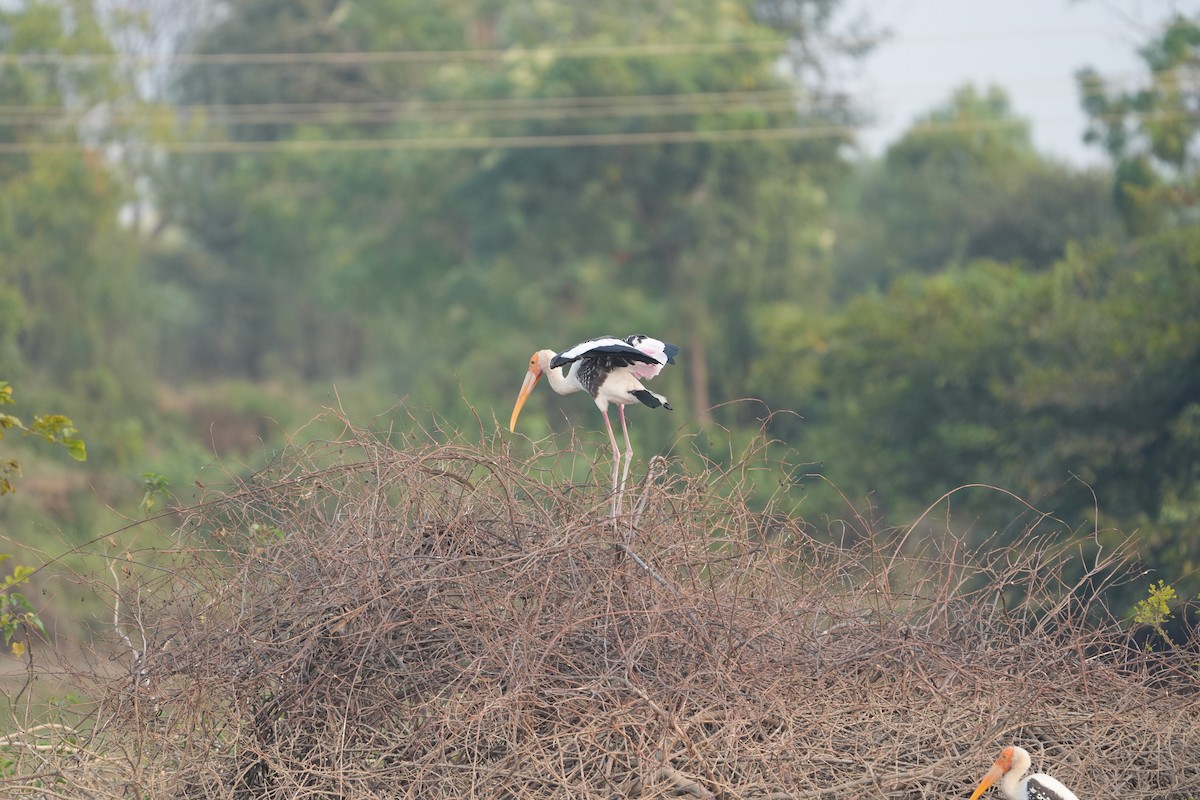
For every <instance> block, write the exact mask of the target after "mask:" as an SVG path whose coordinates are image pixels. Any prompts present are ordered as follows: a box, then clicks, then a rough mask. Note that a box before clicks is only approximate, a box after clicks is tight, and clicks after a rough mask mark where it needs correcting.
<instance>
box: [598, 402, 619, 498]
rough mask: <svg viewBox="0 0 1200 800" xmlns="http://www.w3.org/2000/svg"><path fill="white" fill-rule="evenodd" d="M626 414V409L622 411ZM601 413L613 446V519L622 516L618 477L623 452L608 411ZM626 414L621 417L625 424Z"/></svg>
mask: <svg viewBox="0 0 1200 800" xmlns="http://www.w3.org/2000/svg"><path fill="white" fill-rule="evenodd" d="M622 412H624V409H622ZM600 413H601V414H603V415H604V427H605V428H606V429H607V430H608V441H609V444H611V445H612V451H613V481H612V493H613V499H612V516H613V519H616V518H617V517H619V516H621V495H619V494H617V476H618V475H619V474H620V472H621V450H620V449H619V448H618V447H617V436H616V434H614V433H613V429H612V423H611V422H609V421H608V409H607V408H602V409H600ZM624 420H625V416H624V413H622V415H621V421H622V422H624Z"/></svg>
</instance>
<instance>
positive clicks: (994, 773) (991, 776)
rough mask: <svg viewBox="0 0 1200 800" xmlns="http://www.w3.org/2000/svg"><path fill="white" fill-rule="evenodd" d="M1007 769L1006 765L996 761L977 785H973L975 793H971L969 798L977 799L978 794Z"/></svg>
mask: <svg viewBox="0 0 1200 800" xmlns="http://www.w3.org/2000/svg"><path fill="white" fill-rule="evenodd" d="M1007 769H1008V767H1007V766H1005V765H1003V764H1001V763H1000V762H999V761H997V762H996V764H995V765H994V766H993V767H992V768H991V770H989V771H988V774H987V775H984V776H983V780H981V781H980V782H979V786H977V787H975V793H974V794H972V795H971V800H978V798H979V796H980V795H981V794H983V793H984V792H986V791H987V790H988V787H989V786H991V785H992V784H993V783H995V782H996V781H998V780H1000V778H1002V777H1003V776H1004V772H1005V770H1007Z"/></svg>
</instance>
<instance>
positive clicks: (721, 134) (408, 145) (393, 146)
mask: <svg viewBox="0 0 1200 800" xmlns="http://www.w3.org/2000/svg"><path fill="white" fill-rule="evenodd" d="M1024 124H1025V122H1024V121H1023V120H1019V119H1018V120H965V121H960V120H955V121H950V122H936V123H935V122H931V123H926V124H923V125H918V126H914V128H913V130H914V131H915V132H920V133H931V134H932V133H944V132H952V131H953V132H968V131H982V130H997V129H1003V128H1009V127H1017V126H1020V125H1024ZM855 132H856V129H855V128H853V127H851V126H848V125H819V126H792V127H774V128H739V129H727V130H681V131H647V132H621V133H587V134H561V135H546V136H462V137H413V138H398V137H388V138H379V139H300V140H283V141H176V142H161V143H153V144H151V143H144V142H131V143H118V144H113V145H112V146H114V147H122V148H126V149H135V150H150V151H162V152H172V153H181V154H188V153H191V154H215V153H322V152H364V151H387V150H393V151H401V150H487V149H501V150H504V149H530V148H571V147H608V146H631V145H632V146H637V145H656V144H695V143H721V142H771V141H801V140H815V139H833V138H850V137H852V136H853V135H854V134H855ZM89 149H96V147H95V146H91V145H87V144H84V143H78V142H49V141H42V142H19V143H9V144H0V153H25V154H32V153H72V152H79V151H82V150H89Z"/></svg>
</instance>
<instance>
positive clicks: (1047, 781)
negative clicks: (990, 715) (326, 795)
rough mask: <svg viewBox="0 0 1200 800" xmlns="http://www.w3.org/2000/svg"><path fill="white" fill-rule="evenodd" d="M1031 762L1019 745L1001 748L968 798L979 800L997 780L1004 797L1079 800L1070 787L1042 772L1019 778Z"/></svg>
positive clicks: (1027, 799) (1010, 798)
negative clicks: (990, 766) (997, 756)
mask: <svg viewBox="0 0 1200 800" xmlns="http://www.w3.org/2000/svg"><path fill="white" fill-rule="evenodd" d="M1031 763H1033V762H1032V759H1030V758H1029V753H1027V752H1025V751H1024V750H1023V749H1021V748H1020V747H1011V746H1010V747H1006V748H1004V750H1002V751H1001V752H1000V757H999V758H997V759H996V763H995V764H993V765H992V768H991V769H990V770H988V773H987V774H986V775H984V776H983V780H981V781H980V782H979V786H978V787H976V789H975V793H974V794H972V795H971V800H978V798H979V796H980V795H981V794H983V793H984V792H985V791H987V788H988V787H989V786H991V785H992V784H993V783H995V782H996V781H1000V794H1002V795H1004V797H1005V798H1006V800H1079V798H1078V797H1076V796H1075V794H1074V793H1073V792H1072V791H1071V790H1070V789H1068V788H1067V787H1066V786H1063V785H1062V784H1061V783H1059V782H1058V781H1057V780H1055V779H1054V778H1051V777H1050V776H1049V775H1046V774H1045V773H1042V772H1035V773H1034V774H1032V775H1030V776H1029V777H1027V778H1022V777H1021V776H1022V775H1024V774H1025V773H1026V772H1028V771H1029V765H1030V764H1031Z"/></svg>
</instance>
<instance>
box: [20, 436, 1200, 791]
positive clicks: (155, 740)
mask: <svg viewBox="0 0 1200 800" xmlns="http://www.w3.org/2000/svg"><path fill="white" fill-rule="evenodd" d="M563 457H564V458H576V457H577V456H576V454H563ZM529 463H530V462H527V461H523V460H516V459H514V458H512V457H510V456H509V455H507V454H506V453H505V452H503V449H502V447H500V446H499V445H497V446H494V447H492V446H489V447H479V446H467V445H461V444H446V443H444V442H442V443H439V442H435V441H425V442H423V443H419V444H416V445H412V446H409V447H405V448H403V449H395V448H393V447H392V446H389V445H387V444H385V443H384V442H382V441H380V440H379V439H377V438H375V437H374V436H372V435H369V434H366V433H364V432H361V431H353V430H352V431H350V432H349V433H348V435H347V437H346V438H345V440H344V441H339V442H334V443H327V444H319V445H313V446H309V447H305V448H298V449H296V450H295V451H294V452H291V453H289V454H288V455H287V456H286V457H285V458H283V459H281V460H280V461H279V462H278V463H277V464H276V465H275V466H274V467H273V468H271V469H270V470H269V471H267V472H265V473H263V474H260V475H257V476H255V477H254V479H253V480H251V481H248V482H245V483H244V484H242V485H239V486H236V487H233V488H231V489H229V490H228V491H227V492H224V493H222V494H220V495H217V496H213V497H211V498H210V499H208V500H206V501H205V502H204V503H202V504H200V505H198V506H196V507H193V508H192V509H190V510H188V511H186V512H183V513H182V514H181V516H179V517H178V518H177V520H178V522H179V525H178V529H177V530H176V532H175V534H174V535H175V538H176V541H177V542H178V545H179V546H178V548H176V550H175V551H174V552H173V553H170V554H167V555H169V556H170V562H169V565H167V568H166V569H160V570H156V571H153V572H149V573H147V574H146V577H144V578H142V579H141V580H140V582H138V583H136V584H134V583H131V582H130V581H128V580H126V581H125V583H126V584H127V585H126V586H125V587H124V589H123V592H122V597H123V601H122V603H121V604H120V606H119V607H118V608H117V609H116V610H117V612H118V614H119V617H120V619H121V624H120V626H119V628H120V631H121V634H122V638H118V637H116V636H115V635H114V642H113V647H114V650H113V657H114V658H116V659H117V663H119V664H123V665H125V666H126V667H127V669H125V670H124V671H123V672H122V673H121V674H119V675H117V676H115V677H113V676H112V675H111V674H110V675H109V676H108V677H101V671H99V670H97V671H94V672H92V673H91V674H83V675H79V676H77V678H76V681H77V682H78V686H79V691H80V693H81V694H84V695H86V696H88V697H91V698H94V700H95V702H94V704H93V705H92V706H91V707H90V709H89V710H88V712H87V714H86V716H84V717H83V718H82V719H81V720H78V721H75V722H72V723H71V724H70V725H69V726H67V725H65V724H63V725H51V726H49V727H43V728H41V729H39V730H37V731H32V732H30V733H29V734H28V735H27V736H24V737H20V736H18V737H10V740H9V745H10V746H9V748H8V749H9V751H10V757H12V758H14V759H15V761H16V763H15V764H14V765H13V767H11V768H10V770H9V772H8V775H7V777H0V793H4V794H7V796H13V797H17V796H21V797H70V798H83V797H88V798H103V797H123V798H124V797H139V798H142V797H147V798H285V797H286V798H309V797H312V798H317V797H320V798H335V797H336V798H377V797H378V798H382V797H388V798H392V797H421V798H435V797H445V798H465V797H494V798H528V797H564V798H565V797H589V798H624V797H684V798H698V799H700V800H707V798H763V799H764V800H766V799H767V798H780V799H781V800H782V798H843V797H881V798H897V799H899V798H923V797H938V798H944V797H955V796H960V797H965V796H966V794H967V793H969V791H970V789H971V788H972V786H973V785H974V783H975V781H976V780H977V779H978V777H979V776H980V775H981V774H982V772H983V771H984V770H986V768H987V767H988V766H990V764H991V762H992V759H993V758H994V757H995V756H996V754H997V753H998V751H999V749H1000V748H1001V747H1002V746H1003V745H1004V744H1008V743H1019V744H1021V745H1023V746H1025V747H1026V749H1028V750H1030V751H1031V752H1032V753H1033V754H1034V760H1035V766H1036V767H1038V768H1044V769H1046V770H1047V771H1049V772H1051V773H1053V774H1055V775H1056V776H1058V777H1059V778H1060V779H1061V780H1063V781H1064V782H1065V783H1067V784H1068V785H1069V786H1072V787H1073V788H1074V789H1075V790H1076V792H1077V793H1078V794H1079V795H1080V796H1081V797H1085V798H1086V797H1093V798H1100V797H1117V796H1120V797H1122V798H1155V800H1172V799H1177V800H1184V799H1185V798H1194V797H1200V757H1198V756H1197V753H1200V724H1197V720H1200V692H1198V691H1197V689H1198V688H1200V686H1198V681H1197V665H1196V664H1195V663H1190V664H1189V663H1188V662H1187V661H1186V659H1183V658H1176V657H1175V654H1172V653H1163V654H1158V655H1153V654H1145V653H1142V652H1139V651H1136V650H1130V649H1129V648H1128V647H1126V646H1125V643H1124V641H1125V640H1124V639H1123V636H1124V635H1123V634H1122V633H1121V632H1120V630H1119V627H1118V626H1117V625H1116V624H1115V623H1114V622H1113V621H1112V620H1111V619H1110V617H1109V616H1108V614H1107V613H1106V611H1105V609H1104V608H1103V606H1102V604H1101V601H1100V600H1099V599H1098V597H1099V596H1100V595H1101V594H1102V589H1103V586H1104V585H1105V584H1106V583H1108V582H1111V581H1113V580H1121V579H1122V578H1121V576H1122V574H1123V572H1122V571H1123V569H1124V562H1123V560H1122V559H1123V556H1121V555H1120V554H1113V555H1112V556H1111V557H1109V558H1108V559H1107V560H1103V561H1100V562H1099V563H1095V562H1093V563H1091V564H1090V565H1088V566H1087V567H1086V568H1084V569H1083V570H1082V571H1084V572H1086V576H1085V578H1084V579H1083V580H1081V581H1079V582H1077V583H1074V584H1073V585H1064V584H1063V583H1062V581H1061V579H1060V577H1059V576H1060V575H1062V574H1066V572H1070V573H1071V574H1078V572H1079V571H1080V565H1079V563H1078V562H1077V561H1075V562H1074V563H1073V565H1072V566H1073V568H1074V569H1073V570H1067V571H1064V564H1066V563H1067V562H1070V561H1072V560H1075V559H1080V558H1082V557H1083V556H1082V555H1081V553H1082V552H1083V551H1082V550H1081V549H1079V548H1078V547H1077V546H1075V545H1069V544H1062V543H1057V542H1055V541H1054V540H1053V538H1052V537H1049V536H1047V537H1044V538H1043V537H1041V536H1040V535H1039V527H1038V525H1037V524H1036V523H1035V524H1031V526H1030V528H1029V530H1028V531H1027V532H1026V536H1024V537H1023V538H1022V544H1021V545H1020V546H1019V547H1013V548H1010V549H1006V550H1000V551H996V550H989V549H988V548H983V549H981V550H979V551H976V552H971V551H969V550H968V549H967V548H965V547H964V546H963V545H962V543H961V542H960V541H959V540H958V539H957V538H956V537H955V536H953V535H952V534H950V533H948V532H944V531H943V532H942V533H940V534H936V535H934V534H931V533H924V534H921V535H918V534H917V533H916V532H913V533H911V534H909V535H908V536H907V537H904V536H900V535H896V534H890V535H883V534H874V533H872V532H871V531H869V530H865V529H859V530H858V531H857V535H856V536H855V537H854V543H853V544H852V545H845V544H842V545H839V546H834V545H831V544H828V543H823V542H822V541H818V540H817V539H815V538H813V537H812V536H811V535H809V531H808V530H807V529H806V528H805V527H804V525H803V523H802V522H800V521H799V520H796V519H791V518H789V517H788V516H786V515H784V514H782V513H780V512H779V510H778V509H773V508H771V507H770V506H768V507H767V508H766V509H765V510H764V511H760V512H757V513H756V512H752V511H751V510H750V509H749V508H748V507H747V502H746V497H745V496H744V492H743V491H742V490H741V487H743V486H744V485H745V477H746V474H745V473H744V472H743V471H744V470H746V469H748V468H749V467H748V464H749V462H742V463H741V464H740V465H738V466H737V467H735V468H734V469H733V470H725V471H721V470H719V469H717V468H716V467H713V468H712V469H711V470H709V471H707V472H704V473H702V474H684V473H683V472H681V471H679V470H678V469H676V468H672V469H659V468H656V469H655V470H654V478H653V479H652V480H648V481H644V482H643V483H642V484H641V485H640V486H638V487H635V488H634V489H632V490H631V495H630V499H629V500H628V501H627V503H626V507H627V508H629V507H630V506H634V508H635V510H640V515H639V516H638V517H637V519H636V521H635V520H633V519H630V518H626V519H625V520H623V521H622V524H620V525H618V526H617V527H616V528H614V526H613V525H612V523H611V522H610V521H608V520H606V519H605V517H604V514H605V512H606V510H607V508H608V502H607V498H606V497H605V496H604V494H603V492H602V490H600V489H597V488H595V487H579V486H567V485H558V484H555V483H554V482H553V481H552V480H551V479H550V478H549V477H548V476H549V475H550V474H551V473H549V472H541V471H537V470H534V469H532V468H531V467H530V466H529ZM601 463H602V466H603V462H601ZM781 474H782V473H781ZM604 482H605V481H604V479H603V477H600V480H599V481H598V483H600V484H601V485H603V484H604ZM160 555H162V554H160ZM68 727H69V730H68ZM0 774H2V773H0ZM46 787H48V788H46Z"/></svg>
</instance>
